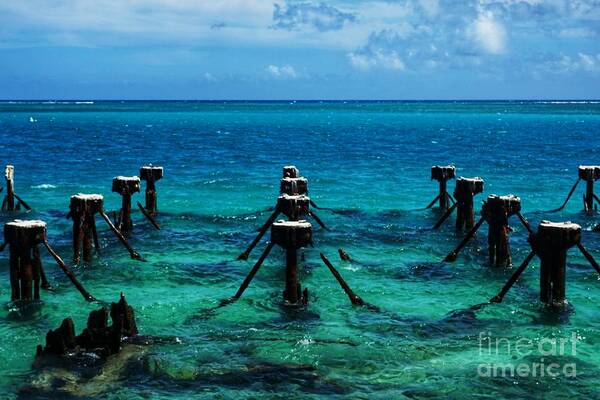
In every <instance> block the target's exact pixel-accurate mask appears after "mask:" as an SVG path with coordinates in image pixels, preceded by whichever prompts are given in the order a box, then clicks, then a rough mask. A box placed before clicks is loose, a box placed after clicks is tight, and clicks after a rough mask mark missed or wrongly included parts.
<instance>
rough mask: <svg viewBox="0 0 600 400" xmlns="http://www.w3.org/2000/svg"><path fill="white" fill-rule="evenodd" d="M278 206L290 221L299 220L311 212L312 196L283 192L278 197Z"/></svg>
mask: <svg viewBox="0 0 600 400" xmlns="http://www.w3.org/2000/svg"><path fill="white" fill-rule="evenodd" d="M276 207H277V209H278V210H280V211H281V213H282V214H283V215H285V216H286V217H288V218H289V220H290V221H298V220H299V219H301V218H302V217H305V216H307V215H308V214H309V213H310V209H309V207H310V198H309V197H308V196H305V195H292V196H290V195H288V194H282V195H281V196H279V197H278V198H277V206H276Z"/></svg>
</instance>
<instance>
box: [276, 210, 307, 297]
mask: <svg viewBox="0 0 600 400" xmlns="http://www.w3.org/2000/svg"><path fill="white" fill-rule="evenodd" d="M271 242H272V243H275V244H276V245H278V246H280V247H281V248H283V249H284V250H285V254H286V257H285V290H284V291H283V298H284V300H285V301H286V302H287V303H289V304H292V305H295V304H308V289H304V292H302V290H301V286H300V280H299V279H298V249H299V248H302V247H307V246H309V245H312V226H311V224H310V222H307V221H303V220H302V221H278V222H275V223H274V224H273V226H272V227H271Z"/></svg>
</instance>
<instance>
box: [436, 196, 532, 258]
mask: <svg viewBox="0 0 600 400" xmlns="http://www.w3.org/2000/svg"><path fill="white" fill-rule="evenodd" d="M513 215H516V216H518V217H519V220H520V221H521V223H522V224H523V226H524V227H525V228H526V229H527V230H528V231H529V232H531V227H530V226H529V223H528V222H527V220H526V219H525V217H523V215H522V214H521V199H520V198H519V197H517V196H514V195H512V194H510V195H506V196H497V195H495V194H492V195H490V196H488V198H487V200H486V201H484V203H483V207H482V208H481V218H480V219H479V221H478V222H477V223H476V224H475V225H474V226H473V228H471V230H470V231H469V232H468V233H467V235H466V236H465V238H464V239H463V240H462V242H461V243H460V244H459V245H458V247H457V248H456V249H455V250H453V251H452V252H450V253H449V254H448V255H447V256H446V259H445V261H454V260H456V257H457V255H458V253H459V252H460V251H461V250H462V248H463V247H464V246H465V245H466V244H467V242H468V241H469V240H470V239H471V238H472V237H473V236H474V235H475V233H476V232H477V230H478V229H479V228H480V227H481V225H482V224H483V223H484V222H487V223H488V227H489V230H488V253H489V260H490V264H492V265H495V266H498V267H499V266H508V265H510V264H511V255H510V245H509V241H508V236H509V233H510V232H511V228H510V226H509V224H508V220H509V218H510V217H511V216H513Z"/></svg>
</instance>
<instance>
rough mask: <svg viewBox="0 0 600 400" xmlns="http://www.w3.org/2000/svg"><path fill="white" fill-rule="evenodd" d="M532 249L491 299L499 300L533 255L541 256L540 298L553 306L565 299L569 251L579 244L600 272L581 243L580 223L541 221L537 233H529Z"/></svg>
mask: <svg viewBox="0 0 600 400" xmlns="http://www.w3.org/2000/svg"><path fill="white" fill-rule="evenodd" d="M529 243H530V245H531V252H530V253H529V255H527V257H526V258H525V260H524V261H523V263H522V264H521V265H520V266H519V268H518V269H517V270H516V271H515V272H514V274H513V275H512V276H511V277H510V279H509V280H508V282H507V283H506V284H505V285H504V287H503V288H502V290H500V292H499V293H498V294H497V295H496V296H494V297H493V298H492V299H491V300H490V302H492V303H500V302H502V300H503V299H504V296H505V295H506V293H508V291H509V290H510V288H511V287H512V286H513V285H514V284H515V282H516V281H517V280H518V279H519V276H520V275H521V274H522V273H523V271H525V269H526V268H527V266H528V265H529V263H530V262H531V260H532V259H533V257H534V256H536V255H537V256H538V257H539V259H540V301H541V302H542V303H545V304H549V305H553V306H562V305H564V304H565V303H566V290H565V287H566V265H567V251H568V250H569V249H570V248H572V247H575V246H576V247H577V248H578V249H579V250H580V251H581V253H582V254H583V256H584V257H585V258H586V259H587V260H588V262H589V263H590V264H591V265H592V267H593V268H594V269H595V270H596V271H597V272H598V273H599V274H600V266H599V265H598V263H597V262H596V260H594V258H593V257H592V255H591V254H590V253H589V252H588V251H587V250H586V248H585V247H584V246H583V244H581V227H580V226H579V225H577V224H574V223H571V222H550V221H542V222H541V223H540V224H539V226H538V231H537V232H536V233H531V234H530V236H529Z"/></svg>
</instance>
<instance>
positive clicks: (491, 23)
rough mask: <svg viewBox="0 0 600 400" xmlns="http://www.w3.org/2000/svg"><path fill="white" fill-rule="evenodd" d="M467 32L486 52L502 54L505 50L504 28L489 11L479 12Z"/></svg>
mask: <svg viewBox="0 0 600 400" xmlns="http://www.w3.org/2000/svg"><path fill="white" fill-rule="evenodd" d="M469 34H470V35H471V36H472V37H473V38H474V39H475V41H476V42H477V44H478V45H479V46H480V47H481V48H482V49H483V50H484V51H486V52H487V53H490V54H502V53H504V52H505V51H506V29H504V26H503V25H502V24H501V23H500V22H499V21H497V20H495V19H494V16H493V14H491V13H489V12H487V13H481V14H479V16H478V17H477V19H476V20H475V22H474V23H473V26H472V27H471V29H470V31H469Z"/></svg>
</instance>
